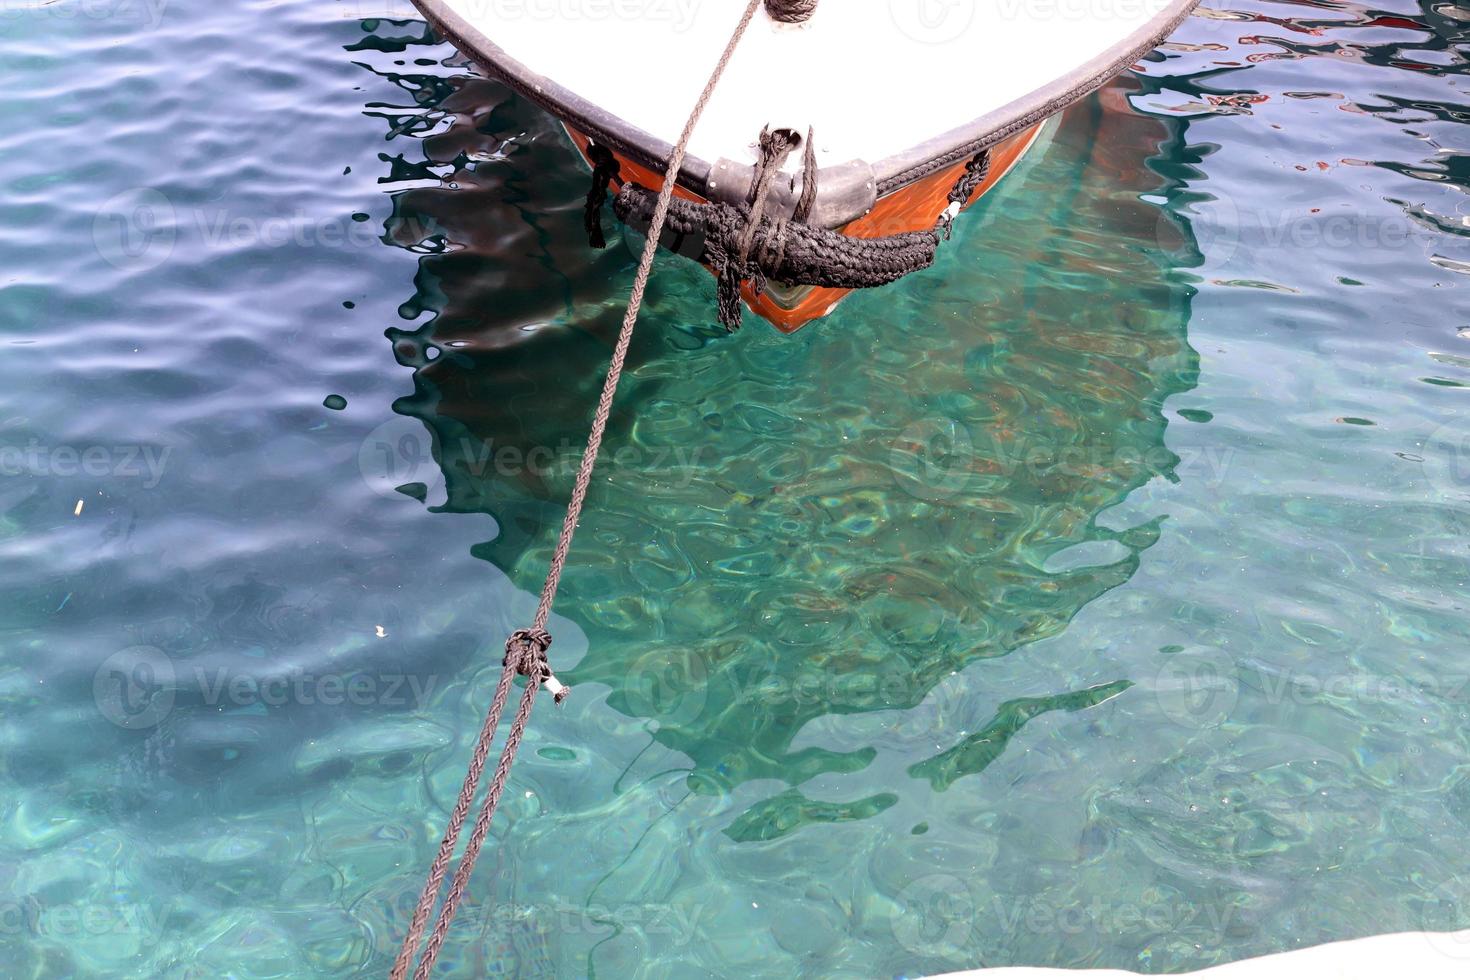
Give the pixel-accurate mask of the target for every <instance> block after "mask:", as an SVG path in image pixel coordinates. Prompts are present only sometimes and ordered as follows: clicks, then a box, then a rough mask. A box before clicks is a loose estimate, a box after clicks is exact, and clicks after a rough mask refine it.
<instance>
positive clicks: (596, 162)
mask: <svg viewBox="0 0 1470 980" xmlns="http://www.w3.org/2000/svg"><path fill="white" fill-rule="evenodd" d="M587 158H588V159H590V160H591V161H592V186H591V187H590V188H588V190H587V204H586V206H585V207H584V208H583V211H582V227H584V228H585V229H586V230H587V243H588V244H589V245H591V246H592V247H593V248H607V239H606V238H604V237H603V235H602V205H603V202H604V201H606V200H607V182H608V181H610V180H617V179H618V175H619V172H620V170H621V168H620V167H619V166H618V158H617V157H615V156H613V152H612V150H609V149H608V148H607V147H605V146H603V145H602V144H601V143H588V144H587Z"/></svg>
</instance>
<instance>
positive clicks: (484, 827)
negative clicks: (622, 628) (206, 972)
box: [389, 0, 762, 980]
mask: <svg viewBox="0 0 1470 980" xmlns="http://www.w3.org/2000/svg"><path fill="white" fill-rule="evenodd" d="M761 3H762V0H749V2H748V3H747V5H746V7H745V12H744V13H743V14H742V15H741V17H740V22H739V23H738V24H737V25H736V26H735V30H734V32H733V33H732V34H731V35H730V40H729V41H728V42H727V43H726V44H725V49H724V51H723V52H722V53H721V54H720V60H719V61H718V62H717V63H716V64H715V67H714V70H713V71H712V72H711V73H710V76H709V80H708V81H706V82H705V85H704V89H703V90H702V91H701V92H700V94H699V99H698V100H697V101H696V102H695V104H694V109H693V110H692V111H691V112H690V114H689V119H688V121H687V122H685V124H684V131H683V132H682V133H681V134H680V135H679V142H678V143H676V144H675V145H674V149H673V152H672V153H671V154H670V155H669V162H668V167H667V169H666V170H665V172H664V182H663V186H662V187H661V188H660V189H659V196H658V202H657V204H656V205H655V206H654V210H653V218H652V220H651V222H650V223H649V228H648V240H647V241H646V242H644V245H643V254H642V255H641V256H639V259H638V270H637V272H636V274H635V275H634V277H633V289H632V292H631V293H630V295H629V297H628V310H627V312H626V313H625V314H624V316H623V326H622V329H621V331H620V332H619V334H618V342H617V346H616V347H615V348H614V350H613V356H612V362H611V364H610V365H609V366H608V371H607V378H606V380H605V381H604V382H603V385H602V396H601V397H600V398H599V399H598V402H597V411H596V412H595V413H594V414H593V416H592V431H591V432H590V433H589V435H588V437H587V452H586V454H585V455H584V456H583V457H582V463H581V466H580V467H579V468H578V470H577V480H576V483H575V485H574V486H573V488H572V499H571V501H570V503H569V504H568V505H567V514H566V518H565V519H564V520H563V521H562V526H561V534H560V535H559V536H558V538H557V542H556V550H555V552H554V553H553V554H552V558H551V566H550V568H549V569H548V571H547V574H546V583H545V584H544V585H543V586H542V588H541V598H540V601H539V603H538V604H537V607H536V616H535V618H534V620H533V621H532V626H531V628H530V629H529V630H518V631H516V632H515V633H514V634H512V635H511V637H510V639H509V640H507V641H506V657H505V665H504V669H503V670H502V671H501V674H500V681H499V683H498V684H497V685H496V688H495V697H494V699H493V700H492V701H491V704H490V710H489V712H488V713H487V714H486V716H485V724H484V726H483V727H482V728H481V731H480V738H479V741H478V742H477V743H476V745H475V752H474V755H473V757H472V759H471V762H470V768H469V771H468V772H466V773H465V779H464V784H463V785H462V786H461V787H460V793H459V798H458V800H456V802H455V807H454V810H453V812H452V813H451V814H450V819H449V826H448V827H447V828H446V829H445V832H444V839H443V840H442V841H441V842H440V845H439V852H438V854H437V855H436V856H435V859H434V864H433V866H432V867H431V868H430V871H429V878H428V880H427V881H426V882H425V883H424V890H423V893H422V894H421V895H420V896H419V904H418V906H417V907H416V908H415V909H414V915H413V920H412V922H411V924H410V927H409V932H408V935H407V936H405V937H404V940H403V946H402V948H401V949H400V950H399V952H398V957H397V959H396V960H395V961H394V964H393V969H392V972H391V973H390V974H389V976H390V977H391V980H403V978H404V976H405V975H406V974H407V971H408V966H409V964H411V963H412V962H413V960H414V957H415V956H417V954H418V950H419V945H420V941H421V940H422V938H423V930H424V924H425V923H426V922H427V921H428V917H429V913H430V912H431V911H432V910H433V907H434V901H435V899H436V898H437V897H438V894H439V889H440V887H441V886H442V884H443V881H444V875H445V873H446V871H447V869H448V866H449V859H450V857H451V856H452V855H453V853H454V848H455V844H456V843H457V842H458V840H459V833H460V830H461V828H462V827H463V826H464V821H465V818H466V817H467V816H468V814H469V808H470V805H471V804H472V803H473V801H474V797H475V790H476V788H477V787H478V785H479V782H480V778H481V776H482V775H483V774H484V769H485V762H486V760H487V759H488V757H489V750H490V743H491V741H492V740H493V739H494V736H495V731H496V729H497V728H498V727H499V724H500V717H501V715H502V713H503V712H504V710H505V705H506V702H507V701H508V700H509V697H510V685H511V680H512V678H513V676H514V675H515V674H516V673H517V672H519V673H523V674H525V675H526V676H527V681H526V689H525V692H524V693H523V694H522V695H521V701H520V705H519V706H518V708H517V710H516V715H515V719H514V721H512V723H511V728H510V733H509V735H508V736H507V737H506V742H505V747H504V748H503V749H502V750H501V753H500V762H499V764H498V765H497V766H496V768H495V775H494V777H493V778H492V779H491V782H490V788H489V790H488V791H487V792H486V795H485V801H484V803H482V804H481V807H480V812H479V815H478V816H477V817H476V818H475V825H474V827H473V828H472V829H471V831H470V839H469V843H468V844H467V845H466V846H465V853H464V856H463V857H462V858H461V859H460V863H459V867H458V868H456V869H455V872H454V880H453V882H452V883H451V885H450V889H449V894H448V895H447V896H446V897H445V899H444V905H443V907H442V908H441V909H440V910H439V917H438V919H437V920H436V921H435V923H434V931H433V932H432V933H431V934H430V936H429V940H428V942H427V943H426V944H425V945H424V954H423V958H422V959H421V960H420V962H419V965H418V968H417V969H416V970H415V971H414V980H427V978H428V977H429V975H430V974H431V973H432V972H433V969H434V961H435V960H436V959H437V958H438V956H439V950H440V949H441V948H442V947H443V945H444V940H445V937H446V936H447V935H448V933H449V927H450V925H451V923H452V922H453V921H454V914H455V912H456V911H457V910H458V908H459V903H460V901H461V900H462V898H463V897H464V891H465V889H466V887H468V885H469V880H470V875H471V873H472V872H473V871H474V867H475V861H476V860H477V859H478V858H479V856H480V848H481V846H482V845H483V844H484V842H485V837H486V835H487V834H488V833H489V831H490V821H491V819H492V818H493V817H494V816H495V810H496V808H497V807H498V806H499V804H500V797H501V795H502V794H503V792H504V791H505V784H506V781H507V780H508V779H509V777H510V766H511V763H512V762H513V761H514V760H515V755H516V751H517V750H518V749H519V748H520V743H521V739H522V737H523V735H524V734H525V729H526V724H527V722H528V721H529V719H530V716H531V707H532V705H533V704H534V703H535V700H536V694H537V692H538V691H539V690H540V688H541V685H542V683H543V682H544V681H546V680H548V679H549V678H550V677H551V671H550V668H549V667H548V665H547V663H546V648H547V647H548V646H550V644H551V636H550V634H549V633H547V632H546V624H547V621H548V620H549V619H550V618H551V605H552V602H553V601H554V600H555V598H556V591H557V588H558V586H559V585H560V584H561V576H562V571H563V569H564V568H565V567H566V560H567V553H568V552H569V551H570V550H571V546H572V537H573V535H575V534H576V531H577V524H578V521H579V519H580V517H581V514H582V505H583V503H585V501H586V499H587V490H588V487H589V486H590V485H591V483H592V470H593V467H594V466H595V465H596V461H597V453H598V450H599V448H600V447H601V446H602V436H603V433H604V432H605V431H606V430H607V421H608V416H609V414H610V413H611V411H612V401H613V395H614V394H615V393H616V391H617V387H618V381H619V379H620V378H621V377H622V373H623V364H624V362H625V361H626V360H627V357H628V347H629V345H630V343H631V342H632V339H633V326H634V324H636V323H637V322H638V310H639V308H640V307H641V306H642V304H643V295H644V292H645V291H646V289H647V288H648V278H649V275H650V274H651V272H652V269H653V260H654V256H655V255H656V254H657V252H658V244H659V237H660V236H661V235H662V234H663V226H664V221H665V220H666V218H667V217H668V212H669V201H670V200H671V199H672V197H673V194H674V186H675V184H676V183H677V182H678V178H679V169H680V168H681V167H682V166H683V164H684V154H685V152H686V151H687V150H688V147H689V140H690V137H691V136H693V134H694V127H695V125H696V124H697V123H698V122H699V118H700V116H702V115H703V114H704V110H705V108H706V107H707V106H708V105H709V101H710V98H711V97H712V96H713V95H714V91H715V86H716V85H717V84H718V83H719V80H720V77H721V76H722V75H723V74H724V73H725V68H726V67H727V66H728V65H729V63H730V59H731V58H732V57H733V56H734V54H735V48H736V46H737V45H738V44H739V43H740V39H741V38H742V37H743V36H744V35H745V30H746V28H747V27H749V26H750V22H751V19H752V18H753V17H754V16H755V12H756V10H758V9H759V8H760V6H761Z"/></svg>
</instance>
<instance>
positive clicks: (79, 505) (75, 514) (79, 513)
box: [71, 500, 85, 517]
mask: <svg viewBox="0 0 1470 980" xmlns="http://www.w3.org/2000/svg"><path fill="white" fill-rule="evenodd" d="M83 503H85V501H82V500H78V501H77V509H76V510H74V511H72V512H71V515H72V516H73V517H81V516H82V504H83Z"/></svg>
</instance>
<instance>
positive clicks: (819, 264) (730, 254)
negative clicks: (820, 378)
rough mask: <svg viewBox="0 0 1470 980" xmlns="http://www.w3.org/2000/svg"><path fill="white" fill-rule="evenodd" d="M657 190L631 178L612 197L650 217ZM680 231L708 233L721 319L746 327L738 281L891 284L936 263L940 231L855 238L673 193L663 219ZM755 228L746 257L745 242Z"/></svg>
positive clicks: (623, 217)
mask: <svg viewBox="0 0 1470 980" xmlns="http://www.w3.org/2000/svg"><path fill="white" fill-rule="evenodd" d="M654 200H655V197H654V194H653V192H652V191H649V190H647V189H645V188H643V187H639V186H638V185H636V184H633V183H627V184H624V185H623V187H622V190H620V191H618V196H617V197H616V198H615V199H614V200H613V213H614V214H616V215H617V216H618V220H620V221H622V222H623V223H624V224H627V223H630V222H637V223H639V224H646V223H647V222H648V220H649V218H651V217H652V216H653V205H654ZM665 228H666V229H667V230H668V231H671V232H674V233H675V234H678V235H685V236H687V235H693V234H695V233H698V234H701V235H703V236H704V250H703V253H702V254H701V255H700V261H702V262H705V263H707V264H708V265H709V266H710V268H711V269H713V270H714V273H715V277H716V278H717V280H718V297H719V314H720V323H721V324H722V325H723V326H724V327H725V329H727V330H735V329H736V328H738V327H739V326H740V320H741V313H742V309H743V307H742V305H741V302H740V283H741V281H742V280H745V279H749V280H750V281H751V284H752V285H753V286H754V288H755V291H756V293H757V294H759V293H761V292H762V291H764V289H765V284H766V280H767V279H775V280H778V281H780V282H789V283H798V284H800V285H803V286H829V287H832V288H836V289H867V288H869V287H872V286H886V285H887V284H888V283H891V282H896V281H898V280H899V279H902V278H903V277H904V276H906V275H908V274H909V273H910V272H916V271H918V270H919V269H926V268H928V267H929V266H930V265H931V264H932V263H933V262H934V253H935V251H936V250H937V249H938V248H939V233H938V232H937V231H933V230H931V231H910V232H903V233H901V234H897V235H888V236H886V237H884V238H851V237H849V236H847V235H843V234H840V233H838V232H835V231H827V230H826V229H824V228H816V227H813V226H812V225H807V224H801V223H797V222H791V221H781V220H779V219H773V218H771V217H765V218H763V219H762V220H760V221H759V222H756V223H752V222H751V221H750V207H749V205H745V204H742V205H738V206H737V205H731V204H725V203H722V202H715V203H708V204H705V203H699V202H696V201H688V200H684V199H682V198H675V199H674V200H673V201H672V202H671V203H670V205H669V217H668V220H667V222H666V223H665ZM747 229H749V230H750V231H752V232H753V234H752V235H751V239H750V246H749V249H748V250H747V251H746V252H745V260H744V262H741V261H740V258H739V257H740V255H741V252H742V249H741V245H742V243H743V240H744V238H745V235H746V233H747Z"/></svg>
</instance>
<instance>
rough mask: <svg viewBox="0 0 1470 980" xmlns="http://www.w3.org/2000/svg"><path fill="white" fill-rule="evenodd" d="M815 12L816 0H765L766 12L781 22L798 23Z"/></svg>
mask: <svg viewBox="0 0 1470 980" xmlns="http://www.w3.org/2000/svg"><path fill="white" fill-rule="evenodd" d="M816 12H817V0H766V13H768V14H770V15H771V19H772V20H779V21H781V22H782V23H783V24H800V23H801V22H802V21H804V20H808V19H810V18H811V16H812V14H814V13H816Z"/></svg>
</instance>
